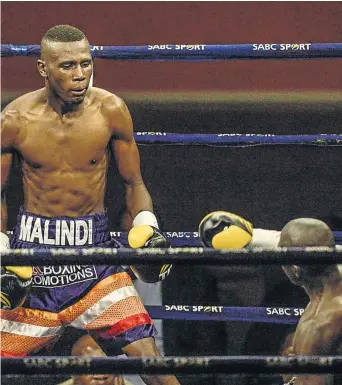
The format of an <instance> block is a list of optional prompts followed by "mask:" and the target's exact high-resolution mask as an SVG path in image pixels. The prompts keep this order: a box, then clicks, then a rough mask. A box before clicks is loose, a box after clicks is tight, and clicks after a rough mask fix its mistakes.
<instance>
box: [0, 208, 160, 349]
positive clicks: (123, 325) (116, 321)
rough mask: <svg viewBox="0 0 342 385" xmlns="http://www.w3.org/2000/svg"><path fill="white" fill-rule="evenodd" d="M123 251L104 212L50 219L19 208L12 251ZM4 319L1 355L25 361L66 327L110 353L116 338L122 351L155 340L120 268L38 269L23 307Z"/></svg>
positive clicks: (129, 283)
mask: <svg viewBox="0 0 342 385" xmlns="http://www.w3.org/2000/svg"><path fill="white" fill-rule="evenodd" d="M120 246H121V245H120V244H119V243H118V242H117V241H116V240H115V239H113V238H112V237H111V235H110V232H109V229H108V218H107V216H106V214H104V213H96V214H93V215H88V216H81V217H51V218H50V217H43V216H39V215H36V214H32V213H29V212H27V211H25V210H24V209H23V208H21V209H20V212H19V215H18V220H17V224H16V226H15V228H14V231H13V236H12V238H11V248H13V249H27V248H37V249H38V248H39V249H42V248H43V249H47V248H51V247H53V248H61V247H62V248H66V247H72V248H84V247H110V248H118V247H120ZM1 318H2V320H1V329H0V330H1V354H2V356H26V355H28V354H30V353H33V352H36V351H38V350H40V349H41V348H43V347H45V346H48V345H51V343H52V342H54V341H56V340H57V339H58V338H59V337H60V336H61V334H62V333H63V330H64V328H65V327H66V326H73V327H75V328H78V329H83V330H87V331H89V332H90V333H91V334H92V335H93V336H94V337H95V338H96V340H97V341H98V342H99V343H100V342H101V340H103V344H104V345H106V347H107V349H106V350H107V351H108V345H110V341H109V340H112V339H113V340H115V344H113V345H115V346H116V347H118V346H119V347H121V348H122V347H124V346H126V345H128V344H130V343H132V342H134V341H136V340H139V339H142V338H147V337H154V336H155V335H156V331H155V327H154V325H153V322H152V320H151V318H150V316H149V315H148V313H147V311H146V309H145V307H144V305H143V304H142V302H141V300H140V298H139V295H138V293H137V291H136V290H135V288H134V285H133V282H132V280H131V278H130V276H129V274H128V273H127V272H126V270H125V268H123V267H122V266H94V265H70V266H34V267H33V284H32V289H31V292H30V294H29V295H28V297H27V298H26V300H25V302H24V304H23V305H22V307H19V308H17V309H15V310H11V311H8V310H2V311H1ZM101 345H102V344H101ZM109 353H110V352H109Z"/></svg>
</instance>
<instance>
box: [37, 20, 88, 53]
mask: <svg viewBox="0 0 342 385" xmlns="http://www.w3.org/2000/svg"><path fill="white" fill-rule="evenodd" d="M84 39H86V40H87V36H86V35H85V34H84V33H83V32H82V31H80V30H79V29H78V28H76V27H73V26H72V25H68V24H60V25H55V26H54V27H52V28H50V29H49V30H48V31H47V32H46V33H45V35H44V36H43V38H42V40H41V42H40V51H41V54H42V53H43V50H44V48H45V47H46V44H47V43H49V42H62V43H68V42H73V41H81V40H84Z"/></svg>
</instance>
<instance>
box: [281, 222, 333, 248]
mask: <svg viewBox="0 0 342 385" xmlns="http://www.w3.org/2000/svg"><path fill="white" fill-rule="evenodd" d="M279 246H280V247H305V246H327V247H334V246H335V239H334V234H333V232H332V231H331V230H330V228H329V226H328V225H327V224H326V223H324V222H322V221H320V220H319V219H314V218H298V219H294V220H292V221H290V222H289V223H287V224H286V225H285V226H284V228H283V229H282V231H281V234H280V240H279Z"/></svg>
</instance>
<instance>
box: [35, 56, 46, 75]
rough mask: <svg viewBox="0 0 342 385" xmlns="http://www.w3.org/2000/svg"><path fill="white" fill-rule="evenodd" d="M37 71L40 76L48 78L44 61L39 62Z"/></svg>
mask: <svg viewBox="0 0 342 385" xmlns="http://www.w3.org/2000/svg"><path fill="white" fill-rule="evenodd" d="M37 69H38V72H39V73H40V75H41V76H43V78H47V73H46V64H45V61H44V60H40V59H39V60H37Z"/></svg>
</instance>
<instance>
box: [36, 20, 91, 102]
mask: <svg viewBox="0 0 342 385" xmlns="http://www.w3.org/2000/svg"><path fill="white" fill-rule="evenodd" d="M40 50H41V57H40V59H39V60H38V62H37V66H38V71H39V73H40V74H41V76H43V77H44V78H45V86H46V87H47V89H48V91H49V95H50V96H51V95H52V96H53V97H54V98H56V99H57V100H61V101H62V102H64V103H66V104H68V105H77V104H80V103H82V102H83V100H84V97H85V94H86V91H87V89H88V87H89V82H90V78H91V74H92V70H93V64H92V57H91V53H90V46H89V42H88V39H87V37H86V36H85V34H84V33H83V32H82V31H80V30H78V29H77V28H75V27H72V26H70V25H57V26H55V27H53V28H51V29H49V30H48V31H47V32H46V34H45V35H44V36H43V38H42V41H41V44H40Z"/></svg>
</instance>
